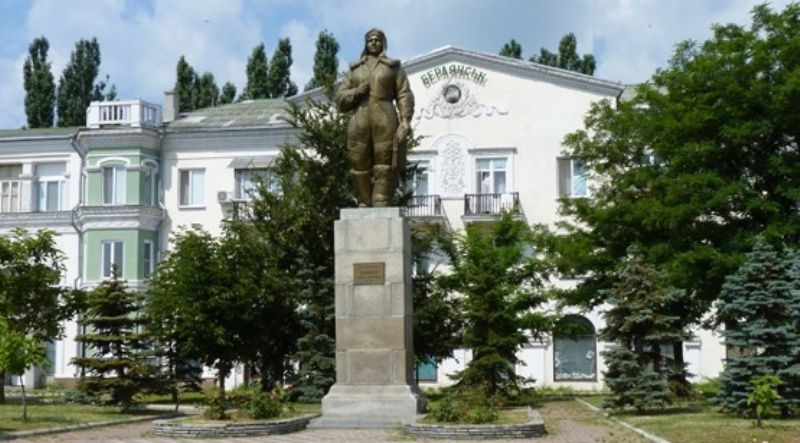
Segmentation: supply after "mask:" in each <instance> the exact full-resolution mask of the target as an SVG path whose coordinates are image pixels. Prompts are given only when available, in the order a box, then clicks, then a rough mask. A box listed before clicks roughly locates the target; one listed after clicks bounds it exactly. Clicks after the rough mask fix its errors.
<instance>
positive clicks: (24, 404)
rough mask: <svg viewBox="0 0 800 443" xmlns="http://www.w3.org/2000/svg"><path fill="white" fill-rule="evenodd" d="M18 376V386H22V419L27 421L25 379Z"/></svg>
mask: <svg viewBox="0 0 800 443" xmlns="http://www.w3.org/2000/svg"><path fill="white" fill-rule="evenodd" d="M22 377H24V375H20V376H19V386H20V387H21V388H22V421H28V402H27V401H25V379H24V378H22Z"/></svg>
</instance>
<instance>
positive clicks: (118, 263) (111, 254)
mask: <svg viewBox="0 0 800 443" xmlns="http://www.w3.org/2000/svg"><path fill="white" fill-rule="evenodd" d="M101 244H102V245H103V249H102V258H101V260H102V263H103V270H102V277H103V278H111V274H112V273H113V272H114V269H115V268H116V272H117V276H121V275H122V254H123V245H122V242H121V241H118V240H108V241H103V242H102V243H101Z"/></svg>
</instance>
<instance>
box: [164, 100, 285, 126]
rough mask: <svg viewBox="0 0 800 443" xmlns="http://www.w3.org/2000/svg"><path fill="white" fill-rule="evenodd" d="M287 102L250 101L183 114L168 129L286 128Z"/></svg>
mask: <svg viewBox="0 0 800 443" xmlns="http://www.w3.org/2000/svg"><path fill="white" fill-rule="evenodd" d="M286 106H287V105H286V101H285V100H284V99H264V100H246V101H243V102H239V103H231V104H227V105H222V106H215V107H211V108H203V109H198V110H196V111H192V112H187V113H182V114H181V116H180V118H179V119H177V120H175V121H173V122H170V123H168V124H167V129H168V130H176V131H180V130H192V129H205V128H207V129H212V128H243V127H244V128H246V127H263V126H285V125H286V124H287V123H286V122H285V121H284V120H283V118H285V117H287V116H288V112H287V110H286Z"/></svg>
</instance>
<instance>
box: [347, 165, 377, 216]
mask: <svg viewBox="0 0 800 443" xmlns="http://www.w3.org/2000/svg"><path fill="white" fill-rule="evenodd" d="M350 174H352V175H353V182H354V183H355V187H356V199H358V206H359V207H360V208H364V207H369V206H372V173H371V171H356V170H355V169H351V170H350Z"/></svg>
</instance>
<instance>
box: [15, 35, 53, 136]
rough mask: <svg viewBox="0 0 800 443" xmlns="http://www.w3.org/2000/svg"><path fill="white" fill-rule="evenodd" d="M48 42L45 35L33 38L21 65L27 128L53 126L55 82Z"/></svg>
mask: <svg viewBox="0 0 800 443" xmlns="http://www.w3.org/2000/svg"><path fill="white" fill-rule="evenodd" d="M49 49H50V43H49V42H48V41H47V38H45V36H41V37H37V38H35V39H33V42H31V45H30V46H29V47H28V56H27V57H26V58H25V63H24V64H23V65H22V74H23V79H24V87H25V115H26V116H27V117H28V127H29V128H49V127H51V126H53V116H54V111H53V106H55V101H56V84H55V81H54V80H53V73H52V72H51V71H50V62H49V61H48V60H47V51H48V50H49Z"/></svg>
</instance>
